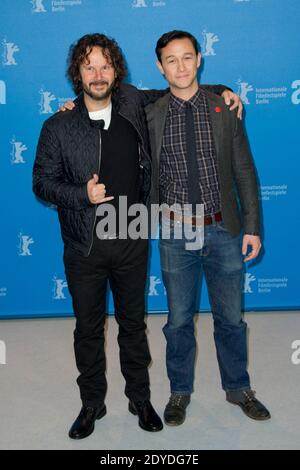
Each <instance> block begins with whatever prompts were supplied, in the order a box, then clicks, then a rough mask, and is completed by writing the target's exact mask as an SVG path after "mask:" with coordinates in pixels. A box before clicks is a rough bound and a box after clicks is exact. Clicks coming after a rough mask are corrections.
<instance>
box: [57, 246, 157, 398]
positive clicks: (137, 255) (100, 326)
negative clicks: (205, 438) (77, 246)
mask: <svg viewBox="0 0 300 470" xmlns="http://www.w3.org/2000/svg"><path fill="white" fill-rule="evenodd" d="M147 258H148V241H147V240H141V239H138V240H130V239H129V240H119V239H117V240H99V239H97V238H96V239H95V241H94V244H93V247H92V250H91V253H90V255H89V257H88V258H85V257H83V256H81V255H80V254H78V253H76V252H75V251H73V250H72V249H70V248H66V249H65V253H64V263H65V271H66V276H67V281H68V287H69V291H70V293H71V296H72V300H73V309H74V313H75V316H76V329H75V331H74V348H75V357H76V365H77V368H78V370H79V372H80V375H79V377H78V379H77V383H78V385H79V388H80V396H81V399H82V402H83V404H84V405H85V406H97V405H99V404H101V403H103V401H104V398H105V394H106V390H107V382H106V377H105V371H106V360H105V351H104V324H105V318H106V297H107V282H108V281H109V284H110V287H111V290H112V294H113V298H114V305H115V317H116V320H117V322H118V325H119V334H118V343H119V348H120V363H121V371H122V374H123V376H124V378H125V381H126V387H125V394H126V396H127V397H128V398H129V399H131V400H137V401H140V400H141V401H144V400H146V399H148V398H150V390H149V375H148V365H149V363H150V361H151V357H150V353H149V348H148V343H147V338H146V332H145V328H146V325H145V322H144V315H145V284H146V275H147Z"/></svg>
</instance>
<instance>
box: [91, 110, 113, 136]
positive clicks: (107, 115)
mask: <svg viewBox="0 0 300 470" xmlns="http://www.w3.org/2000/svg"><path fill="white" fill-rule="evenodd" d="M111 110H112V105H111V103H109V105H108V106H107V107H106V108H103V109H100V110H99V111H91V112H89V116H90V119H92V120H93V121H100V119H103V121H104V122H105V125H104V129H105V130H107V129H108V128H109V125H110V121H111Z"/></svg>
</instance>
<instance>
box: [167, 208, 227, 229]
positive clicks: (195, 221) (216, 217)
mask: <svg viewBox="0 0 300 470" xmlns="http://www.w3.org/2000/svg"><path fill="white" fill-rule="evenodd" d="M168 217H169V218H170V219H171V220H175V221H183V222H184V223H189V224H192V225H194V226H195V227H197V226H199V225H211V224H212V223H213V222H221V220H222V212H216V213H215V214H213V215H205V216H204V222H203V218H202V217H200V218H199V217H194V216H192V217H189V216H183V217H182V216H178V214H176V212H171V211H168Z"/></svg>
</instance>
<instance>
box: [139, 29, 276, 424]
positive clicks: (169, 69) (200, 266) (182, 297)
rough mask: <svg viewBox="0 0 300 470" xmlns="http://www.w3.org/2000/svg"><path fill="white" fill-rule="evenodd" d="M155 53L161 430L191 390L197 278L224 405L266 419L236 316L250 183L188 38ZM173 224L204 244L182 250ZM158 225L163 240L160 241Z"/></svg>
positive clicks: (252, 242) (166, 40)
mask: <svg viewBox="0 0 300 470" xmlns="http://www.w3.org/2000/svg"><path fill="white" fill-rule="evenodd" d="M156 54H157V59H158V60H157V66H158V68H159V70H160V72H161V73H162V74H163V75H164V77H165V78H166V80H167V81H168V83H169V86H170V93H168V94H166V95H165V96H164V97H162V98H160V99H159V100H157V101H156V102H155V103H154V104H150V105H149V106H148V107H147V108H146V114H147V119H148V127H149V133H150V142H151V149H152V181H153V184H152V191H151V202H152V203H154V204H160V205H163V206H164V207H165V209H163V211H162V221H161V237H160V242H159V246H160V256H161V268H162V274H163V281H164V284H165V287H166V291H167V299H168V307H169V315H168V321H167V324H166V325H165V327H164V329H163V331H164V334H165V337H166V340H167V353H166V365H167V372H168V377H169V380H170V388H171V396H170V399H169V402H168V404H167V406H166V408H165V412H164V420H165V423H166V424H168V425H173V426H176V425H180V424H182V423H183V422H184V420H185V416H186V408H187V406H188V404H189V403H190V396H191V393H192V392H193V382H194V367H195V354H196V341H195V334H194V315H195V312H196V309H197V296H198V291H199V281H200V276H201V272H202V271H204V275H205V279H206V283H207V287H208V294H209V300H210V304H211V309H212V314H213V320H214V339H215V345H216V350H217V358H218V363H219V368H220V373H221V381H222V387H223V389H224V390H225V392H226V399H227V400H228V401H229V402H230V403H233V404H236V405H239V406H240V407H241V408H242V410H243V411H244V412H245V413H246V415H247V416H248V417H250V418H253V419H257V420H265V419H268V418H270V413H269V411H268V410H267V409H266V408H265V407H264V405H263V404H262V403H260V402H259V401H258V400H257V399H256V398H255V396H254V392H253V391H252V390H251V388H250V379H249V375H248V372H247V339H246V331H247V325H246V323H245V322H244V321H243V319H242V316H241V293H242V280H243V269H242V268H243V262H242V254H243V255H244V256H245V258H244V262H245V261H250V260H253V259H254V258H255V257H257V255H258V253H259V251H260V248H261V241H260V236H259V235H260V224H259V202H258V186H257V179H256V175H255V169H254V165H253V162H252V158H251V155H250V152H249V148H248V145H247V141H246V138H245V135H244V131H243V126H242V123H241V121H240V120H239V119H238V118H237V116H236V114H235V113H231V112H229V110H228V108H227V107H226V106H224V102H223V100H222V99H220V98H219V97H218V96H216V95H214V94H212V93H210V92H209V91H207V90H204V89H203V88H202V87H199V84H198V80H197V71H198V68H199V66H200V62H201V56H200V53H199V50H198V45H197V40H196V38H195V37H194V36H192V35H191V34H190V33H188V32H185V31H171V32H168V33H165V34H164V35H162V36H161V38H160V39H159V40H158V41H157V46H156ZM236 192H237V194H238V198H239V202H240V205H241V211H240V210H239V209H238V203H237V198H236ZM172 206H173V207H175V206H177V207H178V206H179V207H183V206H188V207H189V208H190V209H192V213H189V214H188V215H186V214H185V213H184V211H181V212H180V211H179V212H177V211H176V209H175V210H173V209H172ZM170 208H171V209H170ZM199 208H202V210H203V212H204V214H203V216H202V217H201V210H200V209H199ZM198 214H200V217H198ZM241 217H242V221H241V220H240V218H241ZM178 223H181V224H182V225H183V227H184V229H188V228H189V227H190V230H192V229H193V230H194V231H195V233H196V232H197V231H198V232H200V233H202V234H204V243H203V246H202V247H201V246H198V247H197V249H195V247H194V246H193V247H190V239H189V237H187V236H186V232H187V231H188V230H185V232H184V235H183V236H182V237H181V238H179V237H178V236H176V231H177V232H178ZM166 226H168V227H169V231H170V232H169V233H170V236H169V237H167V236H164V233H166V232H167V231H166V230H165V227H166ZM241 228H243V231H244V235H243V242H242V249H241V247H240V231H241ZM248 247H250V248H251V252H250V253H249V254H248V255H247V250H248Z"/></svg>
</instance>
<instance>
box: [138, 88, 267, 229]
mask: <svg viewBox="0 0 300 470" xmlns="http://www.w3.org/2000/svg"><path fill="white" fill-rule="evenodd" d="M205 93H206V95H207V98H208V105H209V113H210V119H211V124H212V131H213V137H214V142H215V147H216V153H217V163H218V169H219V180H220V191H221V211H222V215H223V220H224V224H225V227H226V228H227V229H228V230H229V231H230V232H231V233H232V234H233V235H238V234H239V233H240V230H241V228H243V230H244V232H245V233H249V234H259V232H260V223H259V202H258V184H257V178H256V171H255V167H254V164H253V161H252V157H251V154H250V150H249V147H248V144H247V139H246V136H245V134H244V130H243V124H242V122H241V120H240V119H238V118H237V116H236V113H235V112H232V111H229V108H228V106H227V105H226V104H225V103H224V100H223V98H221V97H219V96H217V95H215V94H213V93H210V92H208V91H205ZM169 99H170V94H169V93H168V94H167V95H165V96H163V97H162V98H160V99H159V100H157V101H156V102H155V103H153V104H150V105H148V106H147V107H146V108H145V110H146V116H147V121H148V128H149V136H150V145H151V153H152V178H151V181H152V186H151V193H150V203H152V204H159V203H160V201H159V161H160V153H161V146H162V138H163V133H164V128H165V122H166V117H167V113H168V105H169ZM216 107H219V108H220V109H221V112H217V111H216Z"/></svg>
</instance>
